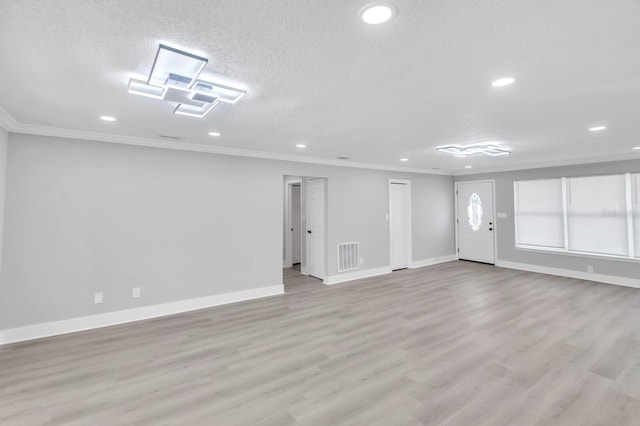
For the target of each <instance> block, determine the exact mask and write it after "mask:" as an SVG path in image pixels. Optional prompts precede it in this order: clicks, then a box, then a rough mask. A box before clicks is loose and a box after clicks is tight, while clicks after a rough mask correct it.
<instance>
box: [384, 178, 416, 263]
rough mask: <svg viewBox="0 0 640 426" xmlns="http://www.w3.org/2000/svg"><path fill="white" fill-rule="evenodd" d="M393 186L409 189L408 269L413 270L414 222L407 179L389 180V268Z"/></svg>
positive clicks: (409, 184)
mask: <svg viewBox="0 0 640 426" xmlns="http://www.w3.org/2000/svg"><path fill="white" fill-rule="evenodd" d="M393 184H404V185H406V187H407V205H406V208H407V212H406V213H407V222H406V223H407V228H406V229H405V232H406V233H407V247H406V248H407V268H411V265H412V264H413V250H412V247H413V241H412V238H411V236H412V227H411V222H412V217H411V216H412V213H411V181H410V180H406V179H389V183H388V187H387V189H388V191H389V205H388V207H389V210H388V212H389V213H388V214H387V222H388V224H389V267H391V264H392V256H391V185H393Z"/></svg>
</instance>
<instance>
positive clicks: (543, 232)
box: [515, 179, 565, 248]
mask: <svg viewBox="0 0 640 426" xmlns="http://www.w3.org/2000/svg"><path fill="white" fill-rule="evenodd" d="M515 212H516V224H517V225H516V244H518V245H529V246H540V247H551V248H564V245H565V244H564V207H563V200H562V179H541V180H530V181H518V182H516V183H515Z"/></svg>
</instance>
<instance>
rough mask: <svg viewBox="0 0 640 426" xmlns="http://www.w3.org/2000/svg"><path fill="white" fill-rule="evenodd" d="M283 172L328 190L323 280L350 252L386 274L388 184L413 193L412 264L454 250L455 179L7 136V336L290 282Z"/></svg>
mask: <svg viewBox="0 0 640 426" xmlns="http://www.w3.org/2000/svg"><path fill="white" fill-rule="evenodd" d="M284 175H292V176H317V177H326V178H327V179H328V199H327V203H328V210H327V213H328V214H327V216H328V218H327V219H328V223H327V227H328V230H329V235H328V244H327V253H328V256H327V264H328V275H334V274H336V271H337V261H336V256H335V246H336V244H338V243H340V242H345V241H360V243H361V251H362V253H361V255H362V256H363V257H365V265H363V269H370V268H378V267H385V266H388V265H389V228H388V222H387V221H386V220H385V215H386V214H387V212H388V179H390V178H398V179H409V180H411V182H412V196H413V230H414V234H413V257H414V260H422V259H426V258H432V257H439V256H446V255H450V254H453V252H454V236H453V235H454V231H453V220H452V217H453V196H452V194H453V178H452V177H449V176H434V175H420V174H405V173H392V172H382V171H371V170H361V169H350V168H343V167H329V166H319V165H309V164H301V163H293V162H281V161H271V160H260V159H251V158H241V157H228V156H220V155H213V154H204V153H193V152H183V151H170V150H162V149H155V148H143V147H136V146H129V145H117V144H109V143H101V142H92V141H80V140H68V139H57V138H48V137H40V136H31V135H19V134H10V135H9V149H8V162H7V189H6V214H5V220H6V222H5V223H6V226H5V236H4V253H3V264H4V268H3V269H2V272H1V278H0V283H1V285H2V287H1V290H2V292H1V293H0V324H1V325H2V328H13V327H19V326H24V325H30V324H36V323H41V322H48V321H55V320H62V319H68V318H73V317H79V316H84V315H91V314H97V313H104V312H110V311H116V310H121V309H128V308H133V307H139V306H145V305H153V304H158V303H166V302H172V301H177V300H183V299H188V298H195V297H202V296H209V295H215V294H220V293H226V292H233V291H239V290H246V289H251V288H257V287H263V286H272V285H279V284H281V283H282V270H281V267H282V255H281V253H282V223H283V208H282V206H283V189H282V188H283V176H284ZM134 286H140V287H142V297H141V298H140V299H132V298H131V289H132V287H134ZM96 291H103V292H104V303H103V304H100V305H94V304H93V293H94V292H96Z"/></svg>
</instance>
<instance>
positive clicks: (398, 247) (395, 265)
mask: <svg viewBox="0 0 640 426" xmlns="http://www.w3.org/2000/svg"><path fill="white" fill-rule="evenodd" d="M389 252H390V265H391V269H392V270H396V269H402V268H408V267H409V266H410V262H411V182H410V181H406V180H397V179H391V180H389Z"/></svg>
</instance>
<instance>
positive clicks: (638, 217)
mask: <svg viewBox="0 0 640 426" xmlns="http://www.w3.org/2000/svg"><path fill="white" fill-rule="evenodd" d="M631 206H632V209H631V211H632V215H633V221H632V223H633V230H634V232H633V234H634V235H633V246H634V247H635V257H639V258H640V174H633V175H631Z"/></svg>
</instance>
